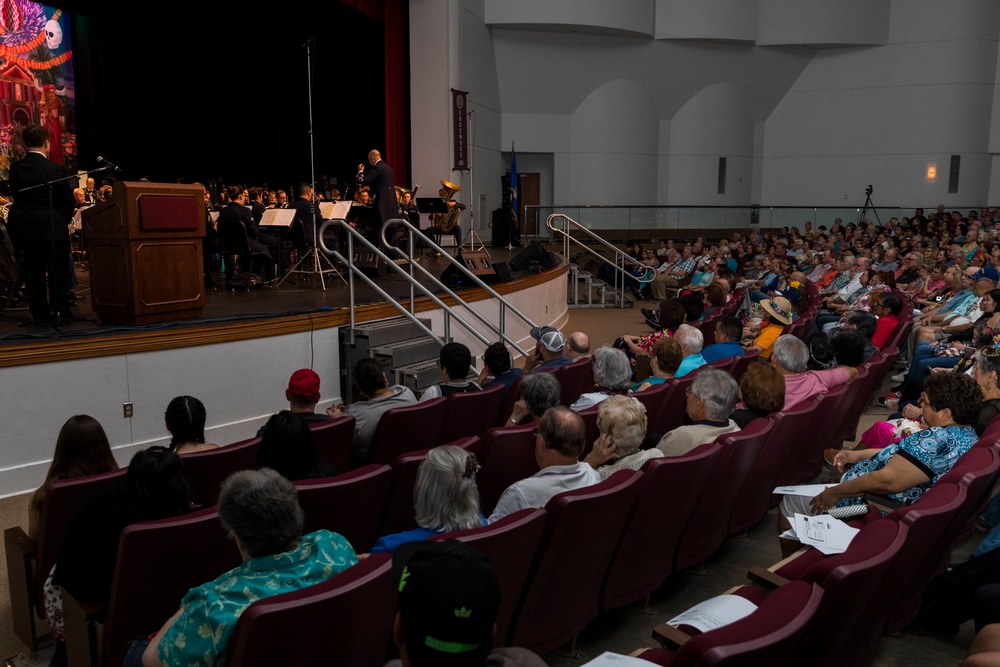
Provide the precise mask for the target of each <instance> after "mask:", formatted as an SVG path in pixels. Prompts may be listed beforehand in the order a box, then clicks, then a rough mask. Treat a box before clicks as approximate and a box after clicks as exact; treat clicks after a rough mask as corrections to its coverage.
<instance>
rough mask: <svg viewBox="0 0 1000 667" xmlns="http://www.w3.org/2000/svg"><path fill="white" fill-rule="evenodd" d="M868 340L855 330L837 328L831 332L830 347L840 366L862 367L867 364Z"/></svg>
mask: <svg viewBox="0 0 1000 667" xmlns="http://www.w3.org/2000/svg"><path fill="white" fill-rule="evenodd" d="M866 340H867V339H866V338H865V337H864V336H862V335H861V333H860V332H858V331H855V330H853V329H845V328H839V327H838V328H836V329H834V330H833V331H831V332H830V347H831V348H833V356H834V358H835V359H836V362H837V364H838V365H839V366H854V367H857V366H860V365H862V364H863V363H865V342H866Z"/></svg>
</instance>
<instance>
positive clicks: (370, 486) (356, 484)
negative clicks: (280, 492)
mask: <svg viewBox="0 0 1000 667" xmlns="http://www.w3.org/2000/svg"><path fill="white" fill-rule="evenodd" d="M391 479H392V469H391V468H389V466H381V465H376V464H371V465H367V466H364V467H362V468H358V469H357V470H353V471H351V472H348V473H344V474H343V475H338V476H337V477H330V478H327V479H306V480H301V481H298V482H295V488H296V490H297V491H298V497H299V505H301V506H302V511H303V513H304V514H305V528H304V531H303V532H305V533H311V532H313V531H315V530H319V529H320V528H326V529H327V530H332V531H333V532H335V533H340V534H341V535H343V536H344V537H345V538H347V541H348V542H350V543H351V546H352V547H354V550H355V551H356V552H358V553H365V552H367V551H369V550H370V549H371V548H372V545H373V544H375V539H376V538H377V537H378V525H379V520H380V519H381V518H382V510H383V507H384V505H385V498H386V494H387V492H388V490H389V483H390V480H391ZM411 504H412V501H411Z"/></svg>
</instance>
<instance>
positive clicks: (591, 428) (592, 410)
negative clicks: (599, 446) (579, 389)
mask: <svg viewBox="0 0 1000 667" xmlns="http://www.w3.org/2000/svg"><path fill="white" fill-rule="evenodd" d="M600 409H601V405H600V404H597V405H594V406H592V407H589V408H587V409H586V410H580V412H578V413H577V414H578V415H580V418H581V419H583V430H584V433H586V435H585V436H584V438H585V440H584V445H583V454H582V455H581V456H580V458H584V457H586V456H587V454H589V453H590V450H592V449H593V448H594V441H595V440H597V438H598V436H599V435H600V434H601V432H600V430H599V429H598V428H597V413H598V412H599V411H600ZM647 423H648V419H647Z"/></svg>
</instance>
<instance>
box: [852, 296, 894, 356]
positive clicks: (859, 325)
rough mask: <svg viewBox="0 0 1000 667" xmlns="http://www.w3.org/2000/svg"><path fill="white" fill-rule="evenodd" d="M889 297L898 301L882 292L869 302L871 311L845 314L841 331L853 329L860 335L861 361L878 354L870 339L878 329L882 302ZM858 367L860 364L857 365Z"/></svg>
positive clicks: (856, 311) (855, 311)
mask: <svg viewBox="0 0 1000 667" xmlns="http://www.w3.org/2000/svg"><path fill="white" fill-rule="evenodd" d="M887 297H891V298H893V299H896V300H897V301H898V300H899V297H897V296H894V295H892V294H890V293H888V292H883V293H882V294H881V295H880V296H879V298H877V299H872V301H871V302H870V307H871V311H867V310H852V311H850V312H848V313H847V315H846V316H845V317H844V323H843V324H841V325H840V328H841V329H854V330H855V331H857V332H858V333H859V334H861V337H862V340H863V342H864V353H863V356H862V361H863V362H864V361H868V360H869V359H871V358H872V357H874V356H875V353H876V352H878V348H877V347H875V344H874V343H873V342H872V338H873V337H874V336H875V331H876V330H877V329H878V321H879V319H880V318H879V317H878V314H879V313H882V312H884V311H883V310H882V305H881V304H882V301H883V300H884V299H885V298H887ZM858 365H860V364H858Z"/></svg>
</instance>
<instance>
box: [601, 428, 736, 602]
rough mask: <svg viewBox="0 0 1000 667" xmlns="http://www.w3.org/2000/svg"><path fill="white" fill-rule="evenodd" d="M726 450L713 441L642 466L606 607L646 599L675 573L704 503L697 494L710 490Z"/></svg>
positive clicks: (606, 588)
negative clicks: (683, 540) (684, 535)
mask: <svg viewBox="0 0 1000 667" xmlns="http://www.w3.org/2000/svg"><path fill="white" fill-rule="evenodd" d="M721 451H722V446H721V445H718V444H715V443H711V444H707V445H702V446H700V447H696V448H695V449H693V450H692V451H690V452H688V453H687V454H685V455H684V456H677V457H662V458H656V459H650V460H649V461H646V463H645V464H644V465H643V466H642V482H641V483H640V485H639V492H638V494H637V496H636V501H635V503H634V504H633V505H632V509H631V511H630V512H629V514H628V517H627V518H626V519H625V526H624V529H623V532H622V539H621V542H620V543H619V544H618V546H617V547H616V548H615V553H614V555H613V556H612V558H611V563H610V565H609V566H608V571H607V574H606V575H605V578H604V584H603V586H602V590H601V609H613V608H615V607H620V606H623V605H627V604H629V603H631V602H635V601H636V600H641V599H642V598H643V597H644V596H646V595H647V594H649V593H651V592H652V591H654V590H656V588H658V587H659V585H660V584H661V583H663V580H664V579H666V578H667V577H668V576H669V575H670V573H671V572H672V571H673V566H674V553H675V552H676V551H677V543H678V540H679V539H680V536H681V532H682V531H683V530H684V526H685V525H687V522H688V519H689V518H690V516H691V511H692V510H693V509H694V504H695V502H696V501H697V500H698V494H697V493H692V490H693V489H701V488H703V487H704V485H705V481H706V480H707V479H708V475H709V473H710V472H711V471H712V468H713V467H714V466H715V463H716V461H717V460H718V458H719V454H720V452H721ZM665 514H666V515H667V517H669V518H668V519H667V520H664V515H665Z"/></svg>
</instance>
